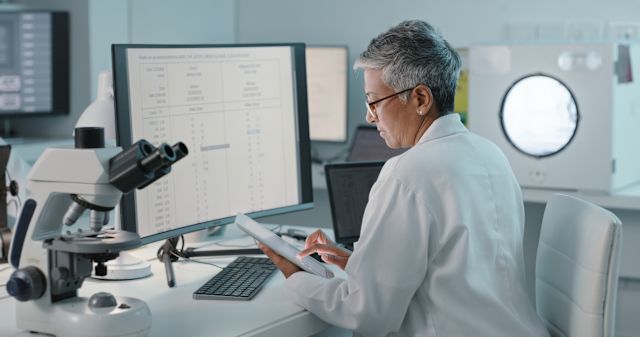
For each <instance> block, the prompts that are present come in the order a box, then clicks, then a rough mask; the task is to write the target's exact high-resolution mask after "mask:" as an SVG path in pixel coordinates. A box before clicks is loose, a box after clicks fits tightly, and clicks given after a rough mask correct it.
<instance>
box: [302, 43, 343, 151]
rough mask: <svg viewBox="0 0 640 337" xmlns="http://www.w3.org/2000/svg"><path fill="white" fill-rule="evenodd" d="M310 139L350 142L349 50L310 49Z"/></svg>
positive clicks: (308, 57)
mask: <svg viewBox="0 0 640 337" xmlns="http://www.w3.org/2000/svg"><path fill="white" fill-rule="evenodd" d="M306 55H307V90H308V96H309V136H310V137H311V140H314V141H328V142H345V141H346V140H347V74H348V72H347V63H348V51H347V47H307V50H306Z"/></svg>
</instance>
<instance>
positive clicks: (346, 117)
mask: <svg viewBox="0 0 640 337" xmlns="http://www.w3.org/2000/svg"><path fill="white" fill-rule="evenodd" d="M307 48H315V49H323V48H326V49H329V48H340V49H344V50H345V51H346V60H345V63H346V65H347V67H346V69H347V70H346V83H345V84H346V88H347V92H346V95H347V96H346V99H345V107H344V111H345V113H344V139H342V140H332V139H313V138H311V141H312V142H314V143H321V144H345V143H346V142H348V141H349V84H350V76H349V70H348V69H349V46H347V45H313V44H310V45H307ZM309 127H311V126H309Z"/></svg>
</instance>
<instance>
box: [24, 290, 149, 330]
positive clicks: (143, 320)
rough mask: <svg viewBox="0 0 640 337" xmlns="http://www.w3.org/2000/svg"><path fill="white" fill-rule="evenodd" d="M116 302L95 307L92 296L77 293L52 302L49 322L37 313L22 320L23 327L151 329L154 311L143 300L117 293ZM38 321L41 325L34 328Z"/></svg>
mask: <svg viewBox="0 0 640 337" xmlns="http://www.w3.org/2000/svg"><path fill="white" fill-rule="evenodd" d="M116 301H117V306H115V307H108V308H92V307H90V306H89V299H88V298H85V297H74V298H70V299H67V300H64V301H61V302H57V303H55V304H53V305H52V306H51V308H50V309H51V310H50V311H49V314H48V315H47V317H43V318H44V319H45V320H47V321H48V323H49V324H46V325H45V324H42V323H44V322H42V321H38V320H37V318H36V317H29V318H28V319H25V320H21V319H20V317H18V327H19V328H21V329H25V330H29V331H35V332H40V333H46V334H53V335H55V336H59V337H63V336H64V337H90V336H91V337H146V336H148V335H149V331H150V330H151V311H150V310H149V307H148V306H147V304H146V303H145V302H143V301H141V300H138V299H135V298H130V297H116ZM29 323H35V324H34V325H35V326H38V327H40V328H42V327H44V326H46V328H45V329H39V328H34V326H30V325H31V324H29Z"/></svg>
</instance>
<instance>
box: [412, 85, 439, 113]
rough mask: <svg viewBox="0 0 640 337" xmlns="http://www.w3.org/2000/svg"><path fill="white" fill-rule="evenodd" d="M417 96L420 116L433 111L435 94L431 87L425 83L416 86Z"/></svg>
mask: <svg viewBox="0 0 640 337" xmlns="http://www.w3.org/2000/svg"><path fill="white" fill-rule="evenodd" d="M415 93H416V97H417V99H418V108H417V114H418V115H419V116H424V115H426V114H428V113H429V111H431V108H432V107H433V106H434V104H433V94H432V93H431V89H430V88H429V87H428V86H426V85H424V84H419V85H418V86H416V88H415Z"/></svg>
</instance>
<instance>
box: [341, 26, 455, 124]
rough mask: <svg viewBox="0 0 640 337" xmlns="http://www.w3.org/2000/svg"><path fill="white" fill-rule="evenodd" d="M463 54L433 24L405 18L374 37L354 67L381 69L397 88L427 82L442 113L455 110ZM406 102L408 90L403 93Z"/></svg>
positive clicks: (405, 87) (383, 77)
mask: <svg viewBox="0 0 640 337" xmlns="http://www.w3.org/2000/svg"><path fill="white" fill-rule="evenodd" d="M460 66H461V61H460V56H459V55H458V53H457V52H456V51H455V50H454V49H453V48H452V47H451V46H450V45H449V43H448V42H447V41H446V40H445V39H444V38H443V37H442V35H441V34H440V33H439V32H438V31H437V30H436V29H435V28H434V27H433V26H431V25H430V24H428V23H426V22H424V21H420V20H409V21H403V22H401V23H400V24H399V25H397V26H395V27H392V28H391V29H389V30H388V31H386V32H384V33H382V34H380V35H379V36H378V37H376V38H374V39H373V40H371V42H370V43H369V46H368V47H367V49H366V50H365V51H364V52H362V54H360V57H359V58H358V59H357V60H356V63H355V65H354V66H353V68H354V69H360V68H363V69H378V70H382V81H384V83H385V84H387V85H388V86H390V87H391V88H393V89H395V90H396V91H400V90H405V89H409V88H413V87H415V86H417V85H418V84H424V85H426V86H428V87H429V88H430V89H431V92H432V94H433V97H434V100H435V104H436V107H437V108H438V110H439V112H440V114H441V115H445V114H448V113H450V112H452V111H453V98H454V95H455V92H456V85H457V82H458V77H459V75H460ZM401 96H402V97H401V98H402V99H403V101H404V102H406V100H407V97H408V93H407V94H405V95H401Z"/></svg>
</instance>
